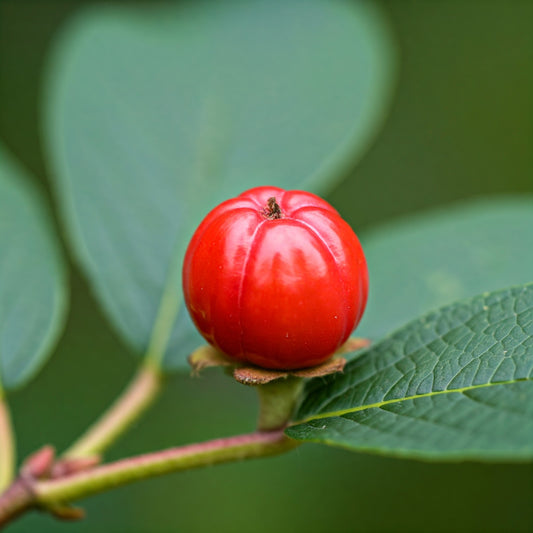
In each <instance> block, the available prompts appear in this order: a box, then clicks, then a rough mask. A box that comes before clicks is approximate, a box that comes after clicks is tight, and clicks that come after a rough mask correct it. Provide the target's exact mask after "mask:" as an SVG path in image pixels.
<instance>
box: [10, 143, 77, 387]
mask: <svg viewBox="0 0 533 533" xmlns="http://www.w3.org/2000/svg"><path fill="white" fill-rule="evenodd" d="M66 284H67V282H66V273H65V269H64V265H63V263H62V261H61V255H60V252H59V247H58V244H57V242H56V239H55V237H54V234H53V228H52V225H51V223H50V218H49V214H48V212H47V211H46V209H45V208H44V206H43V201H42V198H41V197H40V196H39V194H38V193H37V191H35V190H34V188H33V186H31V185H30V180H29V179H28V177H27V176H26V175H25V173H24V172H23V171H22V170H21V169H20V168H19V167H18V166H17V165H16V163H15V162H14V161H13V160H12V159H11V158H10V157H9V156H8V154H7V152H6V151H5V149H4V148H3V147H2V146H1V145H0V383H1V385H2V387H3V388H4V389H12V388H14V387H18V386H21V385H23V384H24V383H25V382H26V381H28V380H29V379H30V378H31V377H32V376H33V375H34V374H35V373H36V372H37V371H38V370H39V368H40V367H41V366H42V365H43V363H44V362H45V360H46V357H47V356H48V355H49V353H50V351H51V349H52V347H53V346H54V344H55V342H56V340H57V338H58V335H59V333H60V332H61V330H62V327H63V325H64V320H65V311H66V303H67V290H66ZM0 389H1V387H0Z"/></svg>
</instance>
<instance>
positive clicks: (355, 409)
mask: <svg viewBox="0 0 533 533" xmlns="http://www.w3.org/2000/svg"><path fill="white" fill-rule="evenodd" d="M525 381H533V377H527V378H518V379H512V380H508V381H498V382H491V383H482V384H480V385H469V386H468V387H460V388H458V389H446V390H441V391H431V392H427V393H424V394H415V395H413V396H403V397H402V398H393V399H391V400H384V401H381V402H376V403H372V404H367V405H359V406H357V407H350V408H349V409H340V410H338V411H330V412H327V413H321V414H316V415H312V416H310V417H308V418H304V419H303V420H297V421H295V422H293V423H292V424H291V425H293V426H296V425H300V424H306V423H308V422H311V421H313V420H321V419H323V418H335V417H342V416H345V415H347V414H350V413H357V412H359V411H366V410H367V409H379V408H381V407H384V406H386V405H391V404H395V403H401V402H404V401H409V400H417V399H419V398H431V397H432V396H440V395H442V394H456V393H459V394H462V393H464V392H468V391H471V390H476V389H483V388H487V387H495V386H499V385H513V384H514V383H520V382H525Z"/></svg>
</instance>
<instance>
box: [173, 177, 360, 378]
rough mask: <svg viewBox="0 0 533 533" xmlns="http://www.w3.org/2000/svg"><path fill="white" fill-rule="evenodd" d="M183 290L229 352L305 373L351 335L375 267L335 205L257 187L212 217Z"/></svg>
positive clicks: (206, 329) (193, 245)
mask: <svg viewBox="0 0 533 533" xmlns="http://www.w3.org/2000/svg"><path fill="white" fill-rule="evenodd" d="M183 290H184V293H185V303H186V305H187V308H188V310H189V313H190V314H191V317H192V319H193V321H194V323H195V324H196V326H197V327H198V329H199V331H200V333H201V334H202V335H203V336H204V338H205V339H206V340H207V341H208V342H210V343H211V344H212V345H214V346H215V347H217V348H219V349H220V350H221V351H222V352H224V353H225V354H226V355H228V356H230V357H232V358H234V359H236V360H239V361H244V362H249V363H253V364H255V365H258V366H261V367H263V368H273V369H296V368H305V367H309V366H313V365H317V364H319V363H321V362H323V361H325V360H326V359H328V358H329V357H330V356H331V355H332V354H333V353H334V352H335V350H336V349H337V348H339V346H341V345H342V344H343V343H344V342H345V341H346V340H347V338H348V337H349V335H350V333H351V332H352V330H353V329H354V327H355V326H356V325H357V324H358V323H359V320H360V319H361V316H362V314H363V311H364V308H365V305H366V299H367V293H368V273H367V267H366V261H365V257H364V255H363V250H362V248H361V245H360V244H359V240H358V239H357V237H356V235H355V233H354V232H353V231H352V229H351V228H350V226H349V225H348V224H347V223H346V222H345V221H344V220H342V218H341V217H340V216H339V214H338V213H337V211H335V209H333V207H331V205H329V204H328V203H327V202H326V201H324V200H322V199H321V198H319V197H318V196H315V195H314V194H311V193H308V192H303V191H285V190H283V189H279V188H277V187H257V188H255V189H250V190H249V191H246V192H243V193H242V194H241V195H239V196H237V197H236V198H233V199H231V200H227V201H226V202H223V203H222V204H220V205H219V206H218V207H216V208H215V209H213V210H212V211H211V212H210V213H209V214H208V215H207V216H206V217H205V219H204V220H203V222H202V223H201V224H200V226H199V227H198V229H197V230H196V232H195V234H194V236H193V238H192V240H191V242H190V244H189V247H188V249H187V253H186V255H185V262H184V266H183Z"/></svg>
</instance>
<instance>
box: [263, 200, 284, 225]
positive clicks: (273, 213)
mask: <svg viewBox="0 0 533 533" xmlns="http://www.w3.org/2000/svg"><path fill="white" fill-rule="evenodd" d="M263 213H264V215H265V216H266V218H268V219H269V220H276V219H278V218H281V217H282V212H281V207H280V206H279V204H278V202H276V198H275V197H274V196H272V197H271V198H269V199H268V200H267V204H266V206H265V209H263Z"/></svg>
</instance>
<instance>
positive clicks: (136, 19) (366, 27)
mask: <svg viewBox="0 0 533 533" xmlns="http://www.w3.org/2000/svg"><path fill="white" fill-rule="evenodd" d="M304 20H305V23H303V21H304ZM393 56H394V54H393V46H392V44H391V41H390V36H389V33H388V30H387V28H386V25H385V24H384V22H383V20H382V18H381V15H380V13H379V12H378V11H377V9H376V8H375V7H374V6H373V5H372V4H369V3H366V2H360V3H357V2H348V1H342V0H336V1H312V2H298V1H288V2H270V1H259V0H256V1H253V2H223V3H221V2H198V3H189V4H183V5H181V6H177V7H176V6H173V7H168V6H167V7H158V8H150V9H142V10H135V9H128V10H126V9H122V8H114V9H110V8H108V7H101V6H100V7H97V8H93V9H92V10H90V11H88V12H85V13H83V14H82V15H81V16H79V17H78V18H77V19H75V20H74V21H73V22H72V23H71V24H70V25H69V26H68V27H67V29H66V31H65V33H64V35H63V36H62V39H61V40H60V41H59V42H58V44H57V46H56V53H55V54H54V55H53V58H52V61H51V63H50V67H51V68H50V69H49V72H48V76H47V84H46V88H47V91H46V95H45V96H46V98H45V103H46V114H45V132H46V138H45V141H46V142H47V144H48V152H49V155H50V163H51V166H52V172H51V174H52V175H53V176H54V177H56V182H57V183H56V185H57V191H58V196H59V200H60V203H61V206H62V208H63V213H64V220H65V222H66V225H67V227H68V230H69V233H70V240H71V244H72V246H73V248H74V251H75V254H76V256H77V258H78V260H79V262H80V263H81V266H82V267H83V269H84V270H85V272H86V274H87V276H88V278H89V279H90V281H91V283H92V286H93V288H94V290H95V292H96V295H97V297H98V298H99V299H100V301H101V302H102V304H103V307H104V309H105V310H106V312H107V314H108V316H109V318H110V319H111V321H112V322H113V323H114V324H115V326H116V327H117V328H118V330H119V331H120V332H121V334H122V335H123V337H124V338H125V339H126V340H127V341H128V343H129V344H130V345H131V346H132V347H133V348H134V349H135V351H136V352H137V353H144V352H145V351H147V350H148V351H149V352H151V353H152V355H155V357H156V358H157V357H164V360H163V366H164V367H165V368H167V369H176V368H185V367H186V356H187V355H188V353H190V352H191V351H192V349H193V348H195V347H196V346H197V345H198V344H200V338H199V336H198V334H197V333H196V331H195V330H194V328H193V327H192V325H191V322H190V320H189V318H188V315H187V313H186V311H185V310H184V308H183V306H182V305H181V300H182V295H181V288H180V287H181V283H180V278H181V276H180V270H181V258H182V256H183V253H184V250H185V247H186V244H187V242H188V240H189V238H190V236H191V234H192V230H193V228H194V227H196V225H197V224H198V223H199V221H200V220H201V219H202V218H203V216H205V214H206V213H207V212H208V210H209V209H210V208H212V207H213V206H214V205H216V204H217V203H219V202H220V201H221V200H224V199H226V198H229V197H232V196H234V195H236V194H238V193H240V192H241V191H243V190H244V189H247V188H249V187H253V186H257V185H266V184H270V185H279V186H282V187H283V188H286V189H291V188H311V189H314V190H318V189H324V188H325V186H326V185H330V184H331V179H332V178H334V177H338V175H339V172H340V171H341V169H342V168H344V167H345V166H346V165H347V164H352V163H353V162H354V160H355V159H356V158H357V157H359V156H360V155H361V154H362V153H363V151H364V150H365V149H366V147H367V146H368V144H369V142H370V140H371V139H372V137H373V136H374V134H375V132H376V129H377V127H378V125H379V124H380V123H381V121H382V118H383V116H384V112H385V109H386V107H387V103H388V101H389V100H390V99H389V96H390V91H391V88H392V87H393V83H391V82H392V77H393V73H394V69H393V63H394V61H393V59H394V57H393Z"/></svg>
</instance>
